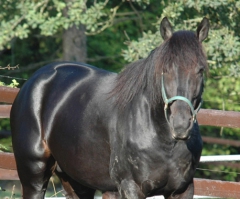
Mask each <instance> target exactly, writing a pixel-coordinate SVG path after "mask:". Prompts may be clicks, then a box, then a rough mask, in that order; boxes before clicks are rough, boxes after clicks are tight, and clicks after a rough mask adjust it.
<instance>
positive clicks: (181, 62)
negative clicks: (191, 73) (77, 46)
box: [111, 31, 207, 107]
mask: <svg viewBox="0 0 240 199" xmlns="http://www.w3.org/2000/svg"><path fill="white" fill-rule="evenodd" d="M198 65H201V67H207V63H206V56H205V54H204V52H203V49H202V45H201V43H200V42H199V41H198V39H197V37H196V35H195V34H194V33H193V32H190V31H179V32H175V33H174V34H173V35H172V37H171V38H170V39H168V40H167V41H165V42H164V43H163V44H162V45H160V46H159V47H158V48H156V49H155V50H153V51H152V52H151V53H150V55H149V56H148V57H147V58H146V59H142V60H138V61H136V62H134V63H132V64H130V65H128V66H127V67H126V68H125V69H124V70H123V71H122V72H121V73H120V74H119V75H118V77H117V79H116V85H115V87H114V88H113V90H112V92H111V96H115V97H116V105H117V106H119V107H125V106H126V105H127V103H129V102H130V101H131V100H132V99H133V98H134V97H135V96H136V95H138V94H139V93H142V92H143V91H144V92H145V93H146V94H147V96H148V97H149V99H150V102H151V103H153V104H156V103H158V102H159V100H161V92H160V88H161V87H160V85H161V83H160V79H161V77H160V75H161V73H162V72H169V73H170V72H171V70H172V69H173V67H174V66H176V67H183V68H184V69H186V70H195V68H196V67H197V66H198Z"/></svg>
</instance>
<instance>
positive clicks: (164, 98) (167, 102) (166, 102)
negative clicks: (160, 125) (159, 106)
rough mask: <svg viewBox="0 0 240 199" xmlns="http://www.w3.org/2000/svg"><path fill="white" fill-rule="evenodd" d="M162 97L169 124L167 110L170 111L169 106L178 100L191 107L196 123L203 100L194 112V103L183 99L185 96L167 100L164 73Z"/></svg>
mask: <svg viewBox="0 0 240 199" xmlns="http://www.w3.org/2000/svg"><path fill="white" fill-rule="evenodd" d="M161 90H162V97H163V101H164V103H165V106H164V114H165V118H166V120H167V122H168V123H169V121H168V117H167V109H168V104H170V103H171V102H173V101H176V100H182V101H184V102H186V103H187V104H188V106H189V107H190V109H191V112H192V120H193V121H194V122H196V116H197V113H198V111H199V110H200V108H201V106H202V102H203V100H202V99H201V101H200V103H199V105H198V107H197V108H196V109H195V110H194V108H193V105H192V103H191V102H190V100H189V99H187V98H186V97H183V96H174V97H171V98H170V99H168V98H167V95H166V92H165V88H164V81H163V73H162V89H161Z"/></svg>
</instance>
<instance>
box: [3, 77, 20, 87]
mask: <svg viewBox="0 0 240 199" xmlns="http://www.w3.org/2000/svg"><path fill="white" fill-rule="evenodd" d="M18 85H19V83H18V82H17V80H15V79H13V80H12V83H11V84H9V85H7V84H5V83H4V82H1V81H0V86H8V87H11V88H17V86H18Z"/></svg>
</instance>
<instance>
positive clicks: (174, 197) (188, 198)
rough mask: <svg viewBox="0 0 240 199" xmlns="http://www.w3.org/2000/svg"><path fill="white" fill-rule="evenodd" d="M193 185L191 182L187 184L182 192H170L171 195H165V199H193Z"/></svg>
mask: <svg viewBox="0 0 240 199" xmlns="http://www.w3.org/2000/svg"><path fill="white" fill-rule="evenodd" d="M193 195H194V185H193V182H192V183H190V184H189V185H188V188H187V189H186V190H185V191H184V192H182V193H179V194H178V193H172V194H171V195H168V196H165V198H166V199H193Z"/></svg>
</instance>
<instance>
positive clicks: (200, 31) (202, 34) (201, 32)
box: [197, 17, 210, 42]
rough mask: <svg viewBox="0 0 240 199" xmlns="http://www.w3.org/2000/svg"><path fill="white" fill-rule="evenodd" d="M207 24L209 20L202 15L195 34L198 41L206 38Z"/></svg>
mask: <svg viewBox="0 0 240 199" xmlns="http://www.w3.org/2000/svg"><path fill="white" fill-rule="evenodd" d="M209 26H210V24H209V20H208V19H207V18H206V17H204V18H203V20H202V21H201V23H200V24H199V26H198V28H197V36H198V39H199V41H200V42H202V41H203V40H204V39H206V38H207V36H208V31H209Z"/></svg>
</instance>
